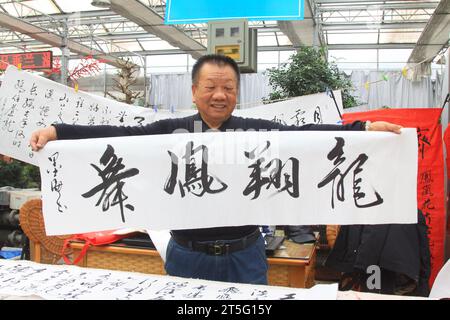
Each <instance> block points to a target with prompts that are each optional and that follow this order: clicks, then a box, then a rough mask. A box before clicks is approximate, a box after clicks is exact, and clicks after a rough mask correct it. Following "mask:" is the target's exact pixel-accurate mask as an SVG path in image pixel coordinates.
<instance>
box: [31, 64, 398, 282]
mask: <svg viewBox="0 0 450 320" xmlns="http://www.w3.org/2000/svg"><path fill="white" fill-rule="evenodd" d="M239 76H240V75H239V68H238V66H237V64H236V62H235V61H234V60H232V59H231V58H228V57H225V56H221V55H206V56H203V57H201V58H200V59H199V60H198V61H197V62H196V64H195V65H194V67H193V69H192V96H193V102H194V103H195V104H196V105H197V108H198V114H196V115H194V116H190V117H185V118H179V119H166V120H161V121H157V122H154V123H152V124H149V125H146V126H143V127H113V126H74V125H66V124H58V125H54V126H51V127H49V128H46V129H42V130H39V131H36V132H34V133H33V135H32V137H31V141H30V143H31V147H32V148H33V150H39V149H40V148H42V147H43V146H44V145H45V144H46V143H47V142H48V141H51V140H56V139H82V138H100V137H115V136H128V135H148V134H170V133H172V132H174V131H175V130H177V129H185V130H187V131H189V132H194V122H198V123H201V128H202V131H203V132H204V131H206V130H208V129H216V130H219V131H226V130H227V129H228V130H230V129H242V130H248V129H255V130H261V129H263V130H273V129H277V130H284V131H287V130H377V131H393V132H396V133H400V129H401V127H400V126H398V125H394V124H391V123H387V122H374V123H369V122H367V123H362V122H355V123H352V124H348V125H345V126H338V125H314V124H309V125H305V126H302V127H297V126H284V125H281V124H277V123H273V122H271V121H267V120H261V119H250V118H249V119H244V118H240V117H234V116H232V115H231V114H232V112H233V110H234V108H235V106H236V100H237V96H238V89H239ZM211 214H213V213H211ZM171 234H172V238H171V240H170V242H169V245H168V248H167V256H166V265H165V268H166V271H167V273H168V274H169V275H173V276H181V277H189V278H201V279H206V280H216V281H229V282H240V283H253V284H267V261H266V256H265V248H264V240H263V238H262V236H261V234H260V232H259V228H258V227H257V226H234V227H220V228H204V229H193V230H192V229H191V230H172V232H171Z"/></svg>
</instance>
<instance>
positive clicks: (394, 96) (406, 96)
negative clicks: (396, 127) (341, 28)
mask: <svg viewBox="0 0 450 320" xmlns="http://www.w3.org/2000/svg"><path fill="white" fill-rule="evenodd" d="M446 70H447V69H445V70H444V73H443V74H440V73H438V74H437V75H436V78H435V79H431V78H430V77H428V78H422V79H421V80H420V81H410V80H407V79H405V78H404V77H403V76H402V74H401V72H400V71H396V72H394V71H389V72H376V71H372V72H369V73H367V72H364V71H353V72H352V74H351V80H352V83H353V86H354V88H355V89H354V92H353V94H354V95H355V96H356V97H357V98H358V100H359V101H360V102H361V106H360V107H359V110H361V111H362V110H372V109H379V108H381V107H383V106H388V107H390V108H429V107H440V106H442V102H443V100H444V99H445V95H446V94H447V88H448V74H447V72H446ZM383 76H386V77H387V81H385V80H383ZM148 82H149V86H148V88H147V89H148V94H147V104H149V105H150V106H151V107H156V108H158V109H169V110H174V111H175V110H185V109H192V105H193V103H192V93H191V75H190V73H183V74H153V75H151V77H150V79H149V81H148ZM366 82H369V83H370V84H369V88H368V90H367V89H366V86H365V84H366ZM271 92H272V88H271V86H270V85H269V79H268V77H267V76H266V75H265V74H264V73H248V74H242V75H241V86H240V93H239V101H238V108H241V109H246V108H250V107H254V106H257V105H261V104H262V101H263V99H264V98H267V97H268V96H269V94H270V93H271Z"/></svg>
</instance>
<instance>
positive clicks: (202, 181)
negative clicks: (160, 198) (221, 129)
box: [164, 141, 228, 198]
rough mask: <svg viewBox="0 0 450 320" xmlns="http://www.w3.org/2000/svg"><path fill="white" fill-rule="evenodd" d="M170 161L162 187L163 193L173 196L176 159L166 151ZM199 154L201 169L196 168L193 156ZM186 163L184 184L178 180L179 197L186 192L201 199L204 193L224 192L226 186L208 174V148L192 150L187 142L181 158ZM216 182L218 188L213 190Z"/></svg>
mask: <svg viewBox="0 0 450 320" xmlns="http://www.w3.org/2000/svg"><path fill="white" fill-rule="evenodd" d="M167 152H168V153H169V155H170V157H171V159H172V169H171V173H170V177H169V178H168V179H167V181H166V183H165V185H164V191H166V192H167V193H168V194H173V192H174V190H175V187H176V185H177V176H178V157H177V156H176V155H175V154H173V153H172V152H170V151H167ZM197 152H200V153H199V155H200V156H201V162H202V164H201V167H200V168H197V164H196V162H195V160H196V159H195V157H194V155H195V154H196V153H197ZM182 159H184V161H185V162H186V166H185V175H184V182H182V181H181V180H178V186H179V189H180V193H181V197H182V198H184V196H185V195H186V192H185V191H187V192H189V193H192V194H193V195H195V196H197V197H202V196H203V195H204V194H205V193H212V194H214V193H219V192H222V191H224V190H225V189H226V188H227V187H228V186H227V184H225V183H224V182H222V181H221V180H220V179H219V178H218V177H216V176H213V175H210V174H209V173H208V147H206V146H204V145H201V146H199V147H197V148H195V149H194V142H192V141H189V142H188V143H187V144H186V152H185V155H184V156H183V157H182ZM215 181H217V182H218V184H219V185H220V186H218V187H217V188H216V189H213V187H212V185H213V183H214V182H215Z"/></svg>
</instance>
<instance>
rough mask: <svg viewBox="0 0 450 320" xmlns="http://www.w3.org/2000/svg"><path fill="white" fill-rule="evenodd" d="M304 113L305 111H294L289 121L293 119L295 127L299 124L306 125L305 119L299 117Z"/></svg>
mask: <svg viewBox="0 0 450 320" xmlns="http://www.w3.org/2000/svg"><path fill="white" fill-rule="evenodd" d="M305 113H306V111H304V110H302V109H297V110H295V115H294V116H293V117H291V119H294V118H295V125H296V126H299V125H300V124H306V122H305V117H304V116H303V117H301V116H302V115H304V114H305Z"/></svg>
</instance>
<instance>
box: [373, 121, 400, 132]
mask: <svg viewBox="0 0 450 320" xmlns="http://www.w3.org/2000/svg"><path fill="white" fill-rule="evenodd" d="M402 128H403V127H402V126H399V125H398V124H394V123H390V122H386V121H375V122H371V123H370V124H369V126H368V127H367V131H390V132H395V133H400V132H401V129H402Z"/></svg>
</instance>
